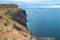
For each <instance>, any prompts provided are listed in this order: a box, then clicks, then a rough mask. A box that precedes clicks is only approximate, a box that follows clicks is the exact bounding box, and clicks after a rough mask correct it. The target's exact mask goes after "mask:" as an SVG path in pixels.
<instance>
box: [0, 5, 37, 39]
mask: <svg viewBox="0 0 60 40" xmlns="http://www.w3.org/2000/svg"><path fill="white" fill-rule="evenodd" d="M26 16H27V15H26V12H25V10H22V9H21V8H19V7H18V6H17V5H15V4H0V40H36V39H35V37H33V36H32V35H31V34H30V32H29V31H28V30H27V26H26Z"/></svg>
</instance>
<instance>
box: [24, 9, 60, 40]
mask: <svg viewBox="0 0 60 40" xmlns="http://www.w3.org/2000/svg"><path fill="white" fill-rule="evenodd" d="M25 10H26V13H27V20H28V21H27V26H28V29H29V31H30V32H31V33H32V34H33V35H34V36H38V37H55V39H56V40H60V8H31V9H25Z"/></svg>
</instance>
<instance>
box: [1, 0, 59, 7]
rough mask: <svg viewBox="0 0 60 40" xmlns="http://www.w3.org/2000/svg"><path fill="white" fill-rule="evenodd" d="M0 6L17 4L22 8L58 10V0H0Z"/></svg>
mask: <svg viewBox="0 0 60 40" xmlns="http://www.w3.org/2000/svg"><path fill="white" fill-rule="evenodd" d="M0 3H1V4H4V3H6V4H8V3H9V4H18V5H23V6H33V7H34V6H37V7H38V6H39V7H44V6H45V7H48V8H51V7H54V8H55V7H57V8H60V0H0Z"/></svg>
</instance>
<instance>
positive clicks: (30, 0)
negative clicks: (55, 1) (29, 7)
mask: <svg viewBox="0 0 60 40" xmlns="http://www.w3.org/2000/svg"><path fill="white" fill-rule="evenodd" d="M9 1H12V2H35V3H36V2H43V1H47V0H9Z"/></svg>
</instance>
